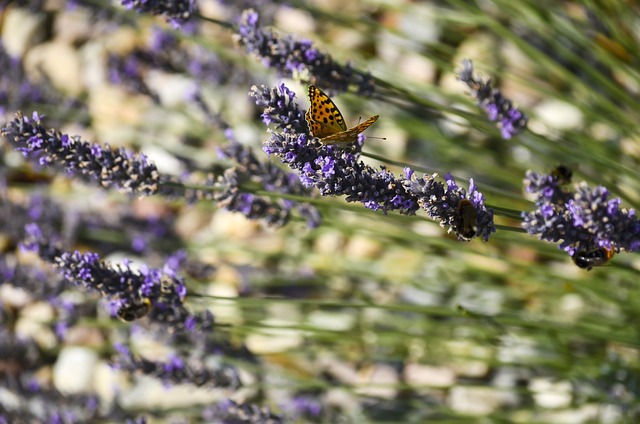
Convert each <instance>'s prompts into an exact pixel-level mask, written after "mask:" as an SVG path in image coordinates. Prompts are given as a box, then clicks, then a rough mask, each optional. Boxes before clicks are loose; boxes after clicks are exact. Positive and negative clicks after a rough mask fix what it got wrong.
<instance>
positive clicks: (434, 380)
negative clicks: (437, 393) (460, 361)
mask: <svg viewBox="0 0 640 424" xmlns="http://www.w3.org/2000/svg"><path fill="white" fill-rule="evenodd" d="M404 379H405V381H406V382H407V384H409V385H411V386H417V387H418V388H424V387H435V388H445V387H450V386H453V384H454V383H455V381H456V373H455V372H454V371H453V370H452V369H451V368H448V367H444V366H442V367H436V366H431V365H423V364H407V366H406V367H405V368H404Z"/></svg>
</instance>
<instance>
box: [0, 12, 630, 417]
mask: <svg viewBox="0 0 640 424" xmlns="http://www.w3.org/2000/svg"><path fill="white" fill-rule="evenodd" d="M123 3H125V6H126V5H127V4H128V5H129V6H131V5H133V6H139V5H138V4H137V3H135V2H123ZM152 3H154V2H152ZM125 6H123V5H121V4H120V3H119V2H115V1H114V2H107V1H98V0H95V1H94V0H90V1H89V0H85V1H82V0H76V1H67V2H65V1H41V2H4V5H3V6H2V11H1V12H0V13H1V15H0V19H1V20H0V25H1V37H2V38H1V41H2V45H1V46H0V50H1V55H2V58H1V60H2V68H1V69H2V71H1V73H0V114H1V115H2V119H3V124H5V123H6V122H9V121H10V120H12V119H13V117H14V114H15V113H16V112H17V111H18V110H21V111H22V112H23V113H24V115H25V116H31V113H32V111H38V112H39V113H40V114H44V115H45V116H46V118H45V119H44V120H43V121H44V122H45V123H46V124H45V126H48V127H55V128H57V129H58V130H60V131H61V132H63V133H68V134H72V135H80V136H81V137H82V138H83V139H84V140H87V141H90V142H95V143H99V144H101V145H105V144H108V145H109V146H111V147H113V148H120V147H125V148H127V149H130V150H132V151H135V152H140V153H143V154H145V155H147V156H148V157H149V158H150V159H151V160H152V161H154V162H155V163H156V165H157V167H158V170H159V172H161V173H162V174H164V175H172V176H175V177H180V176H183V175H186V174H189V175H190V176H192V177H193V178H194V179H195V180H196V181H197V180H201V181H204V180H205V179H206V178H207V176H208V175H213V176H214V177H218V176H220V175H222V174H223V173H224V171H225V169H228V168H230V167H233V166H234V163H233V162H232V161H229V160H228V159H225V158H221V157H220V156H219V154H218V149H219V148H220V147H224V146H225V145H227V143H229V139H233V140H236V141H238V142H240V143H241V144H243V145H245V146H248V147H250V148H251V149H252V150H253V152H254V154H255V155H256V157H257V158H258V159H259V160H260V161H265V162H269V161H270V162H272V163H274V164H278V160H277V158H275V157H272V158H269V157H267V155H266V154H265V153H264V152H262V147H261V146H262V142H263V141H264V140H267V139H268V138H269V134H268V133H267V132H266V127H265V125H264V123H263V122H262V119H261V114H262V113H263V110H262V109H261V108H260V107H258V106H256V105H255V103H254V101H253V99H252V98H250V97H249V96H248V93H249V90H250V89H251V87H252V86H253V85H260V84H266V85H268V86H270V87H276V86H277V84H279V83H280V82H284V83H286V84H287V86H288V87H289V88H290V89H292V90H293V91H294V92H295V93H296V97H295V101H297V102H298V105H299V107H300V108H301V109H303V110H304V109H306V108H307V107H308V105H309V103H308V99H307V98H306V92H307V84H308V82H309V81H310V80H311V79H312V77H313V75H310V74H309V73H308V72H305V70H304V69H303V70H301V71H300V72H299V73H296V74H295V75H283V74H282V73H279V72H278V71H277V70H275V69H273V67H269V66H265V63H266V62H267V61H266V60H264V58H262V59H261V58H256V57H255V55H253V54H250V53H248V52H247V51H246V49H245V48H244V47H243V46H242V45H240V44H239V43H238V37H237V35H236V34H237V33H238V31H237V29H236V28H237V27H236V25H237V23H238V22H239V21H240V16H241V14H242V11H243V9H245V8H248V7H252V8H254V9H255V11H257V12H258V13H259V19H260V20H259V24H260V26H261V27H263V28H266V29H269V30H270V31H272V33H273V34H275V35H277V36H279V37H283V38H285V37H292V39H294V40H303V39H308V40H311V42H312V43H313V45H314V46H315V47H316V48H318V49H319V50H321V51H324V52H327V53H328V54H330V55H331V57H332V58H333V59H334V60H335V61H336V62H337V63H341V64H345V63H347V62H350V63H351V65H352V66H353V68H354V69H357V70H359V71H363V72H368V73H370V74H371V75H372V77H373V79H374V82H375V84H376V85H375V87H376V88H379V89H376V88H374V90H373V92H372V93H366V94H364V95H358V94H357V93H356V92H357V90H355V89H353V90H351V92H341V93H337V92H336V93H335V94H332V99H333V100H334V101H335V102H336V104H337V105H338V106H339V108H340V110H341V111H342V114H343V115H344V117H345V120H346V122H347V125H348V126H349V127H352V126H354V125H355V124H357V123H358V122H359V119H360V120H364V119H366V118H368V117H369V116H371V115H376V114H379V115H380V119H379V120H378V122H377V123H376V124H375V125H373V126H372V127H371V128H370V129H369V130H367V137H368V139H367V141H366V144H365V146H364V149H363V157H362V160H363V161H365V162H366V163H367V164H369V165H371V166H374V167H380V166H386V167H387V168H388V169H390V170H392V171H393V172H394V173H396V174H397V175H400V174H401V172H402V168H403V167H404V166H411V167H412V168H414V169H417V170H419V171H420V172H425V173H427V174H432V173H435V172H437V173H439V174H440V175H444V174H445V173H446V172H451V173H452V174H453V175H454V176H455V177H456V178H457V181H458V183H459V184H460V185H461V186H464V187H468V180H469V178H473V179H474V181H475V183H476V184H477V185H478V188H479V190H480V191H482V192H483V193H484V195H485V202H486V204H487V206H488V207H493V208H495V210H496V224H497V225H498V226H499V228H498V231H497V232H496V233H495V234H493V236H492V237H491V238H490V239H489V241H488V242H484V241H482V240H481V239H473V240H472V241H471V242H469V243H465V242H460V241H458V240H457V239H456V237H455V235H453V234H447V231H446V229H443V228H441V227H440V226H439V225H438V223H437V222H434V221H433V220H431V219H429V218H427V217H426V216H425V214H424V211H418V213H417V215H416V216H410V217H407V216H401V215H398V214H396V213H389V214H386V215H385V214H383V213H382V212H381V211H378V212H373V211H371V210H368V209H365V208H364V207H363V206H362V205H361V204H359V203H347V202H345V200H344V198H339V197H336V198H327V197H320V196H318V195H317V193H315V194H312V195H310V198H311V199H312V202H313V205H314V206H316V207H317V208H318V210H319V211H320V213H321V215H322V224H321V225H320V226H319V227H317V228H309V227H308V226H307V224H306V221H305V220H304V219H302V218H301V217H299V216H297V215H296V214H294V215H293V216H292V218H291V220H290V221H289V222H288V223H287V224H286V225H284V226H282V227H279V228H276V227H273V226H268V225H266V224H265V223H264V222H262V221H260V220H249V219H247V218H246V217H245V216H244V215H243V214H241V213H239V212H232V211H228V210H225V209H224V208H221V207H220V205H218V204H216V202H215V201H211V200H200V201H195V202H193V201H192V202H187V201H186V199H179V198H178V199H176V198H166V197H162V196H149V197H146V198H133V197H130V196H126V195H123V194H121V193H118V192H117V191H112V190H103V189H100V188H98V187H96V186H92V185H90V184H86V183H82V182H80V181H77V180H74V178H72V177H70V176H68V175H65V173H64V172H55V170H52V169H48V168H47V167H41V166H38V165H37V164H32V163H29V162H27V161H25V160H24V158H23V156H22V154H21V153H20V152H17V151H16V150H14V149H12V148H11V147H10V146H9V145H7V143H6V142H4V141H2V150H1V151H0V155H1V156H0V174H1V175H0V178H1V179H2V195H1V196H0V198H1V199H0V200H1V202H2V204H1V205H0V207H1V208H2V210H3V213H2V216H3V218H2V221H3V222H2V224H1V225H0V230H1V232H0V247H1V248H2V252H3V253H2V258H1V259H0V268H1V271H2V273H1V276H2V281H1V285H0V305H1V310H2V322H1V323H0V324H1V325H2V327H3V328H2V334H3V336H2V340H1V341H0V345H2V348H1V349H0V352H2V353H0V380H4V383H3V384H2V386H4V389H1V390H0V416H3V417H4V419H5V422H19V421H12V420H18V418H19V417H22V418H24V419H25V421H23V422H65V423H66V422H87V421H91V420H101V422H123V421H124V420H125V419H131V420H138V422H144V420H146V421H147V422H171V423H181V422H214V423H217V422H224V423H226V422H229V423H231V422H233V423H236V422H247V423H249V422H280V421H268V420H269V419H271V420H276V419H282V420H283V422H300V423H303V422H335V423H350V422H357V423H363V422H376V423H387V422H388V423H391V422H416V423H418V422H426V421H427V420H429V421H433V422H460V423H464V422H522V423H524V422H553V423H596V422H598V423H599V422H606V423H618V422H630V423H631V422H637V420H638V419H639V416H640V409H639V406H640V403H639V400H640V398H639V396H640V374H639V370H638V366H639V364H640V358H639V357H638V352H639V351H638V348H639V347H640V334H639V333H638V330H639V328H640V327H639V326H638V323H639V318H640V308H637V307H636V306H639V305H638V302H640V296H637V295H638V294H639V293H640V292H639V290H640V286H639V283H640V281H639V280H638V269H639V268H640V261H639V260H638V258H637V256H636V255H635V254H631V253H622V254H619V255H615V256H614V258H613V259H612V261H611V264H610V265H609V266H604V267H598V268H595V269H593V270H591V271H585V270H583V269H580V268H578V267H576V266H575V265H574V264H573V262H572V261H571V258H570V257H569V256H568V255H567V254H566V253H564V252H563V251H562V250H560V249H558V247H557V246H556V245H552V244H550V243H546V242H543V241H540V240H538V239H537V238H536V237H531V236H529V235H527V234H526V233H524V232H523V231H522V230H521V227H520V220H519V219H517V217H518V216H519V214H520V212H521V211H529V210H532V209H533V207H534V204H533V203H532V201H531V200H532V199H531V198H530V197H527V195H525V194H524V191H523V187H522V180H523V178H524V174H525V171H526V170H535V171H538V172H547V171H548V170H550V169H552V168H553V167H554V166H557V165H558V164H565V165H567V166H570V167H571V168H572V170H573V172H574V177H573V179H574V181H575V182H579V181H586V182H587V183H588V184H589V185H591V186H597V185H603V186H605V187H607V188H608V189H609V190H610V192H611V193H612V195H613V196H614V197H620V198H621V199H622V206H623V207H626V208H635V207H636V206H637V205H638V204H639V203H640V185H639V183H640V180H639V179H638V178H637V169H638V163H639V160H640V125H639V122H640V119H639V118H640V117H639V113H638V110H639V109H638V101H639V98H640V97H639V91H640V74H639V73H638V63H639V60H640V57H639V56H638V52H639V51H640V49H638V42H639V37H640V14H639V13H638V12H639V10H640V5H639V4H638V3H637V2H635V1H632V0H628V1H622V0H621V1H614V2H609V1H587V2H573V1H536V2H533V1H531V2H530V1H522V2H509V1H502V0H493V1H477V2H467V1H429V2H427V1H393V2H388V1H353V2H340V1H334V0H318V1H309V2H302V1H288V2H278V1H269V0H253V1H252V0H244V1H223V0H219V1H214V0H202V1H198V2H197V12H195V13H193V15H192V16H190V17H189V19H187V20H184V21H181V20H178V21H179V25H177V24H176V22H175V21H174V22H167V19H166V16H154V15H152V14H150V13H142V12H139V11H136V10H135V8H134V9H132V10H129V9H128V8H127V7H125ZM465 58H468V59H471V60H472V61H473V63H474V67H475V70H476V75H478V76H479V77H481V78H483V79H484V80H489V79H490V80H491V81H492V86H493V87H496V88H499V89H500V91H501V92H502V94H503V95H504V96H505V97H507V98H509V99H511V100H512V101H513V102H514V103H515V104H516V105H517V106H518V107H519V108H520V109H521V110H523V111H524V112H525V113H526V114H527V115H528V116H529V122H528V129H527V130H526V131H524V132H523V133H522V134H520V135H518V136H517V137H514V138H513V139H510V140H505V139H502V138H501V137H500V131H499V129H498V128H496V126H495V125H494V123H492V122H490V121H489V120H488V119H487V118H486V115H485V113H484V111H483V110H482V109H481V108H479V107H478V106H477V105H476V104H475V100H474V99H473V98H472V97H469V95H468V94H469V91H470V90H469V87H468V86H467V85H465V84H464V83H462V82H460V81H458V80H457V79H456V72H458V71H459V70H460V69H461V61H462V59H465ZM321 88H323V89H324V88H325V87H321ZM375 137H384V138H385V139H386V140H380V139H376V138H375ZM278 165H279V164H278ZM283 169H285V170H286V171H287V172H290V170H288V169H286V168H283ZM34 210H35V211H36V212H34ZM36 217H37V220H40V221H48V222H50V223H55V224H52V225H55V226H56V227H57V228H59V231H60V234H61V235H62V238H63V240H64V241H65V243H66V246H67V248H68V249H69V250H76V249H77V250H80V251H82V252H87V251H90V252H97V253H98V254H99V255H100V256H101V257H102V258H103V259H105V260H106V261H109V262H110V263H115V264H117V263H121V262H122V261H123V260H124V258H128V259H130V260H131V261H132V265H131V266H132V267H133V268H137V267H143V266H148V267H152V268H162V267H163V266H164V265H165V264H166V263H167V262H168V261H169V260H171V259H175V258H180V259H179V262H180V268H179V270H178V273H179V274H181V275H182V276H183V277H184V280H185V284H186V286H187V288H188V290H189V294H188V295H187V297H186V300H185V305H186V306H187V307H188V308H190V309H191V310H194V311H202V310H210V311H211V313H212V314H213V315H214V317H215V323H216V326H215V329H214V331H215V334H216V335H217V337H219V340H220V343H221V345H224V346H227V347H228V349H227V350H224V349H223V350H224V351H221V352H212V354H213V353H215V359H214V360H215V361H220V362H222V363H224V364H226V365H228V366H229V367H233V369H235V370H236V371H237V373H238V375H239V376H240V380H241V381H242V386H241V387H239V388H238V387H218V386H217V385H216V382H215V381H212V382H210V384H206V385H196V384H188V383H184V382H183V383H180V384H175V383H172V382H171V381H170V380H165V381H163V379H160V378H155V377H154V376H153V375H145V372H144V371H143V370H134V369H117V367H116V368H114V367H113V366H112V365H111V364H112V363H113V360H114V356H117V349H115V348H114V346H115V343H120V344H123V345H126V346H128V347H129V349H131V351H132V352H134V353H135V354H136V355H139V356H140V357H143V358H151V359H153V360H166V359H167V358H169V357H171V355H176V354H177V353H176V352H175V351H172V349H169V348H168V347H167V346H165V345H163V344H162V343H161V342H159V341H158V340H157V339H156V338H155V337H154V334H155V333H156V332H158V331H159V330H158V329H157V328H156V327H154V326H152V325H150V323H149V322H147V321H146V318H142V319H140V320H138V321H135V322H133V323H123V322H120V321H118V320H117V319H116V318H114V317H112V316H110V314H109V311H108V308H107V307H106V305H105V302H104V301H103V300H101V299H99V297H98V296H97V295H96V294H95V293H89V292H86V291H84V290H82V289H81V288H80V287H78V286H74V285H73V283H72V282H68V281H65V280H64V278H63V277H62V276H60V275H58V274H57V273H56V272H55V269H54V268H53V267H52V266H51V264H46V263H44V262H42V261H40V260H39V259H38V258H37V257H35V256H33V255H31V254H28V253H25V252H23V251H21V249H20V248H19V243H20V241H21V238H22V236H23V234H22V228H23V226H24V224H26V223H29V222H31V221H33V220H35V218H36ZM636 297H638V299H639V300H636ZM634 302H635V303H634ZM3 344H4V345H3ZM183 348H184V350H188V348H189V346H188V345H185V346H183ZM225 349H226V348H225ZM231 352H244V353H243V354H234V353H231ZM247 358H250V359H247ZM34 381H35V382H37V383H38V385H39V387H41V388H43V387H47V388H48V389H47V390H48V391H46V394H44V395H42V397H41V398H38V399H40V400H38V401H34V400H33V399H36V392H37V391H35V390H34V391H33V392H29V391H28V390H27V389H26V388H25V387H27V386H28V384H27V382H34ZM196 386H199V387H196ZM42 393H45V391H44V389H43V390H42ZM32 395H33V396H32ZM89 398H90V399H92V400H91V402H93V403H91V405H93V406H92V408H93V409H91V411H92V412H91V413H90V414H87V408H88V406H87V405H88V404H89V403H90V402H89V401H88V400H87V399H89ZM230 401H231V402H233V404H234V405H253V406H251V407H249V406H245V408H244V409H242V408H240V409H242V410H243V411H244V413H245V416H244V418H242V416H240V415H241V414H236V415H237V416H233V417H231V415H233V414H232V413H231V412H229V407H228V406H229V402H230ZM221 405H222V406H221ZM56 408H57V409H56ZM65 408H66V409H65ZM225 408H226V409H225ZM252 408H253V409H252ZM255 408H268V409H269V410H270V411H271V413H270V414H271V415H273V417H268V415H269V414H266V413H262V412H259V411H258V410H257V409H255ZM52 411H53V412H52ZM69 411H72V412H69ZM83 411H84V412H83ZM232 412H233V411H232ZM263 412H264V411H263ZM225 414H226V415H225ZM56 419H59V420H60V421H56ZM234 420H235V421H234ZM482 420H484V421H482Z"/></svg>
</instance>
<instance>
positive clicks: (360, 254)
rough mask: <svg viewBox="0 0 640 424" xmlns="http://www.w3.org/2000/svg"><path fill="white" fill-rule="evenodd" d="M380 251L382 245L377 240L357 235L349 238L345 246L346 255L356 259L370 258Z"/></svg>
mask: <svg viewBox="0 0 640 424" xmlns="http://www.w3.org/2000/svg"><path fill="white" fill-rule="evenodd" d="M381 251H382V245H381V244H380V242H379V241H377V240H374V239H372V238H371V237H363V236H358V235H355V236H353V237H351V238H349V241H348V242H347V246H346V248H345V254H346V256H348V257H350V258H356V259H370V258H373V257H376V256H377V255H378V254H380V252H381Z"/></svg>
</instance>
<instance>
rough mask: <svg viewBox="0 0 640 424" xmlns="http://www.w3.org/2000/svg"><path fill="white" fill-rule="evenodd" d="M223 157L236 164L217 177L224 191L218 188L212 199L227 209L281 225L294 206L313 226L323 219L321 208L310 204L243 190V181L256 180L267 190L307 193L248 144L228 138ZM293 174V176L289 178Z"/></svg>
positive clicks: (295, 179) (293, 179)
mask: <svg viewBox="0 0 640 424" xmlns="http://www.w3.org/2000/svg"><path fill="white" fill-rule="evenodd" d="M220 150H221V153H222V155H223V156H224V157H226V158H230V159H233V160H235V161H236V162H237V163H238V165H237V166H234V167H233V168H229V169H227V170H226V171H225V173H224V175H222V176H220V177H219V178H218V185H219V186H221V187H223V188H224V191H220V192H217V193H216V195H215V198H214V199H215V200H216V201H217V202H218V203H219V205H220V206H222V207H224V208H225V209H227V210H230V211H237V212H240V213H242V214H243V215H245V216H246V217H247V218H249V219H261V220H264V221H266V222H267V223H268V224H269V225H273V226H277V227H279V226H282V225H284V224H286V223H287V222H288V221H289V219H290V211H291V209H292V208H296V209H297V210H298V212H299V213H300V214H301V215H302V216H303V217H304V218H306V219H307V222H308V224H309V226H310V227H312V228H315V227H318V226H319V225H320V223H321V222H322V217H321V215H320V212H319V211H318V210H317V209H316V208H315V207H314V206H312V205H310V204H298V203H296V202H292V201H290V200H286V199H276V198H269V197H266V196H257V195H254V194H251V193H246V192H243V191H242V184H245V185H246V184H258V185H259V186H260V187H262V188H263V189H264V190H267V191H270V192H278V193H286V194H294V195H298V196H308V195H309V190H308V189H307V188H305V187H304V186H303V184H302V183H301V182H300V181H299V180H298V179H297V178H296V177H295V175H292V174H288V173H287V172H285V171H283V170H282V169H280V168H278V167H277V166H275V165H274V164H273V163H270V162H266V161H265V162H261V161H259V160H258V159H257V158H256V157H255V155H254V154H253V152H252V151H251V149H250V148H248V147H245V146H243V145H241V144H240V143H237V142H234V141H231V142H230V143H229V144H228V145H227V146H225V147H224V148H222V149H220ZM291 177H293V178H291Z"/></svg>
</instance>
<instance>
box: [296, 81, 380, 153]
mask: <svg viewBox="0 0 640 424" xmlns="http://www.w3.org/2000/svg"><path fill="white" fill-rule="evenodd" d="M309 101H310V102H311V106H310V107H309V110H307V113H306V114H305V115H304V117H305V119H306V121H307V125H308V126H309V130H310V131H311V135H313V136H314V137H318V138H319V139H320V141H322V142H323V143H325V144H332V145H337V146H339V147H346V146H348V145H350V144H352V143H353V142H355V141H356V140H357V139H358V135H359V134H360V133H361V132H363V131H364V130H366V129H367V128H369V127H370V126H371V125H373V123H374V122H376V121H377V120H378V117H379V116H380V115H375V116H372V117H371V118H369V119H367V120H366V121H364V122H363V123H361V124H358V125H356V126H355V127H353V128H350V129H347V125H346V124H345V122H344V118H343V117H342V114H341V113H340V111H339V110H338V106H336V104H335V103H333V101H332V100H331V99H330V98H329V96H327V95H326V94H325V93H324V91H322V90H320V89H319V88H318V87H316V86H315V85H310V86H309Z"/></svg>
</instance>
